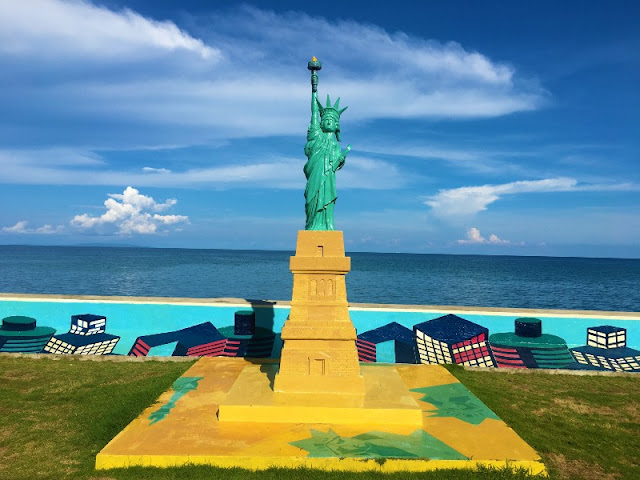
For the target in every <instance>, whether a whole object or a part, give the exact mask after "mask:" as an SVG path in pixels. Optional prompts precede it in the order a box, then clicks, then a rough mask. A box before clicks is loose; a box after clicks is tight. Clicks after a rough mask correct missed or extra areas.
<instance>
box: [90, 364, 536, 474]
mask: <svg viewBox="0 0 640 480" xmlns="http://www.w3.org/2000/svg"><path fill="white" fill-rule="evenodd" d="M260 368H262V371H261V370H260ZM270 368H273V367H271V366H264V365H263V366H261V365H254V364H251V363H249V362H247V361H245V360H243V359H239V358H202V359H201V360H199V361H198V362H197V363H196V364H195V365H193V366H192V367H191V368H190V369H189V370H188V371H187V372H186V373H185V374H184V375H183V376H182V377H180V378H179V379H178V380H176V382H175V383H174V385H173V387H172V389H170V390H169V391H167V392H165V393H164V394H162V396H161V397H160V398H159V399H158V401H157V402H156V403H155V404H154V405H152V406H150V407H149V408H147V409H146V410H145V411H144V412H143V413H142V414H141V415H140V416H139V417H138V418H137V419H135V420H134V421H133V422H131V424H129V425H128V426H127V427H126V428H125V429H124V430H123V431H122V432H120V433H119V434H118V435H117V436H116V437H115V438H114V439H113V440H111V442H109V444H108V445H107V446H106V447H104V448H103V449H102V451H101V452H100V453H99V454H98V455H97V457H96V468H97V469H108V468H116V467H128V466H135V465H141V466H158V467H168V466H179V465H187V464H205V465H214V466H221V467H242V468H247V469H252V470H257V469H265V468H269V467H274V466H278V467H310V468H319V469H325V470H349V471H384V472H394V471H426V470H434V469H438V468H467V469H468V468H475V467H476V466H477V465H478V464H483V465H493V466H501V465H505V464H509V465H511V466H514V467H524V468H526V469H529V470H530V471H531V472H532V473H539V472H543V471H544V465H543V464H542V462H541V461H540V457H539V456H538V455H537V453H536V452H535V451H534V450H533V449H532V448H531V447H530V446H529V445H527V444H526V443H525V442H524V441H523V440H522V439H521V438H520V437H519V436H518V435H517V434H516V433H515V432H514V431H513V430H512V429H510V428H509V427H508V426H507V425H506V424H505V423H504V422H503V421H502V420H500V419H499V418H498V417H497V416H496V415H495V414H494V413H493V412H492V411H491V410H489V409H488V408H487V407H486V406H485V405H484V404H483V403H482V402H480V401H479V400H478V399H477V398H476V397H475V396H473V395H472V394H471V393H470V392H469V391H468V390H467V389H466V388H465V387H464V386H463V385H461V384H460V383H459V382H458V381H457V380H456V379H455V378H454V377H453V376H452V375H451V374H449V373H448V372H447V371H446V370H445V369H444V368H442V367H440V366H436V365H387V366H381V365H363V366H362V372H363V375H364V376H365V377H366V376H368V372H369V371H373V370H376V369H380V370H381V371H385V370H389V371H394V372H395V375H397V377H396V378H399V379H400V380H401V381H402V383H403V384H404V388H406V389H407V390H409V392H410V393H409V395H411V397H412V399H413V400H414V402H415V403H416V404H417V405H418V406H419V408H420V410H421V416H422V425H421V426H415V425H389V424H387V425H384V427H382V426H380V424H379V423H370V424H327V423H317V424H313V423H302V422H291V423H266V422H253V423H238V422H220V421H219V420H218V416H217V411H218V409H219V405H220V403H221V402H223V401H224V399H225V398H227V395H228V394H229V393H230V391H231V389H232V387H233V385H234V384H235V383H236V380H237V379H238V377H239V376H240V375H241V374H244V375H249V376H253V375H257V374H258V373H262V374H263V375H264V376H265V377H266V378H267V379H269V376H270V375H271V373H270ZM245 372H247V373H245ZM390 376H391V377H393V376H394V374H393V373H392V374H390ZM374 377H375V376H373V377H371V378H374ZM269 381H270V380H267V382H269ZM234 394H235V393H234ZM237 394H238V395H240V392H238V393H237ZM382 458H384V459H386V461H384V462H381V461H380V459H382Z"/></svg>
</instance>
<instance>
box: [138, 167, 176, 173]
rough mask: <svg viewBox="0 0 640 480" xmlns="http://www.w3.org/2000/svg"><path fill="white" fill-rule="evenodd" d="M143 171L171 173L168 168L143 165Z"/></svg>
mask: <svg viewBox="0 0 640 480" xmlns="http://www.w3.org/2000/svg"><path fill="white" fill-rule="evenodd" d="M142 171H143V172H145V173H171V170H169V169H168V168H153V167H142Z"/></svg>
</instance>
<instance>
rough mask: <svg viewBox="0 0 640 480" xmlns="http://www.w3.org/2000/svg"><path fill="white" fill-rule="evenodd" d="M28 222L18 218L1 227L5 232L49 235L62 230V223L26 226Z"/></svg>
mask: <svg viewBox="0 0 640 480" xmlns="http://www.w3.org/2000/svg"><path fill="white" fill-rule="evenodd" d="M28 224H29V222H28V221H26V220H20V221H19V222H17V223H16V224H15V225H13V226H12V227H2V231H3V232H5V233H13V234H19V235H21V234H36V235H49V234H54V233H60V232H62V231H63V230H64V226H63V225H57V226H55V227H54V226H52V225H49V224H45V225H43V226H41V227H38V228H28V227H27V225H28Z"/></svg>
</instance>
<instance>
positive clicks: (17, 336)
mask: <svg viewBox="0 0 640 480" xmlns="http://www.w3.org/2000/svg"><path fill="white" fill-rule="evenodd" d="M36 323H37V321H36V319H35V318H31V317H26V316H23V315H13V316H10V317H6V318H3V319H2V326H1V327H0V353H39V352H41V351H42V349H43V348H44V346H45V345H46V344H47V342H48V341H49V339H51V336H52V335H53V334H54V333H56V330H55V328H51V327H38V326H37V325H36Z"/></svg>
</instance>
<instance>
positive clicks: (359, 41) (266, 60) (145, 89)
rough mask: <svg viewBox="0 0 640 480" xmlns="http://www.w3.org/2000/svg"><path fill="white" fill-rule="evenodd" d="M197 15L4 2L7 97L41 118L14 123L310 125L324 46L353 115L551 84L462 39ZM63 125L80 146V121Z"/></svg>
mask: <svg viewBox="0 0 640 480" xmlns="http://www.w3.org/2000/svg"><path fill="white" fill-rule="evenodd" d="M190 20H191V21H190V22H185V23H188V24H189V25H190V26H191V29H192V30H195V32H196V33H192V32H187V31H185V30H180V29H179V28H178V27H177V26H176V25H175V24H174V23H172V22H166V21H165V22H159V21H157V20H154V19H151V18H147V17H143V16H142V15H140V14H137V13H135V12H132V11H130V10H118V11H116V10H109V9H108V8H106V7H102V6H96V5H94V4H92V3H89V2H86V1H60V0H48V1H46V0H29V1H25V2H0V61H2V64H3V65H4V67H5V68H4V71H5V72H8V73H7V75H9V77H8V81H6V82H3V89H2V90H1V91H0V103H3V104H6V105H7V106H8V107H10V109H15V110H16V111H20V112H22V115H21V118H24V119H28V121H27V120H24V121H20V122H17V123H16V122H13V123H14V124H15V125H16V128H17V127H20V128H21V129H23V131H25V132H30V138H39V139H44V138H46V135H43V132H48V131H51V129H52V128H54V127H55V126H52V125H50V122H49V121H48V119H50V118H56V119H59V122H69V123H72V124H75V123H82V124H85V125H91V126H92V127H93V128H87V129H85V130H84V131H83V132H82V138H83V141H85V142H88V143H89V144H94V145H100V146H103V147H112V146H115V145H118V146H119V147H121V146H122V145H123V144H124V143H128V144H130V145H131V144H135V145H141V144H142V145H146V146H148V147H149V148H153V145H155V144H159V143H161V144H195V143H206V142H211V141H219V140H221V139H227V138H237V137H246V136H251V137H255V136H266V135H282V134H287V135H288V134H297V133H298V132H299V131H300V129H301V128H302V129H303V130H304V128H305V124H306V122H307V121H308V118H307V117H308V112H307V110H308V97H309V85H308V80H307V79H306V76H307V75H308V72H307V71H306V68H305V66H306V61H307V60H308V58H309V57H310V55H311V54H312V53H313V54H315V55H317V56H318V58H320V59H321V60H322V61H323V62H324V65H325V69H324V70H323V71H322V72H321V74H320V92H321V94H323V95H324V94H325V93H326V92H329V93H331V94H332V95H333V96H337V95H341V96H342V99H343V103H344V104H345V105H349V106H350V107H351V108H350V109H349V111H348V112H347V115H348V118H349V121H359V120H361V121H369V120H375V119H381V118H384V119H392V118H429V117H450V118H478V117H494V116H500V115H507V114H510V113H513V112H519V111H527V110H533V109H537V108H539V107H540V106H541V105H542V104H543V103H544V102H545V101H546V100H545V99H546V97H547V94H546V93H545V92H544V91H543V90H542V89H541V88H539V87H537V86H535V85H534V84H535V82H532V81H526V82H521V81H519V78H518V75H517V72H516V70H515V68H514V67H512V66H510V65H508V64H506V63H503V62H499V61H495V60H493V59H490V58H488V57H487V56H485V55H483V54H482V53H480V52H476V51H473V50H470V49H466V48H464V47H462V46H461V45H459V44H456V43H453V42H451V43H446V44H443V43H439V42H435V41H431V40H428V39H425V38H422V37H417V36H411V35H406V34H404V33H402V32H397V33H390V32H387V31H385V30H384V29H382V28H380V27H377V26H373V25H368V24H362V23H357V22H354V21H329V20H326V19H324V18H322V17H311V16H307V15H305V14H302V13H285V14H276V13H273V12H268V11H263V10H258V9H255V8H248V7H245V8H236V9H234V8H231V9H225V10H223V11H222V12H218V13H215V12H214V13H213V14H212V15H211V16H208V17H207V18H206V22H205V21H203V20H202V19H200V18H192V19H190ZM198 25H206V27H198ZM337 45H339V46H340V48H339V49H337V48H336V46H337ZM53 59H55V60H53ZM34 78H37V79H38V81H37V82H34V80H33V79H34ZM525 84H526V85H525ZM532 85H533V86H532ZM38 119H47V121H44V120H43V121H42V122H39V121H38ZM134 127H135V128H134ZM55 133H56V134H55V135H52V136H51V137H50V138H55V141H56V142H63V141H64V142H68V143H69V144H76V145H77V142H78V134H77V132H76V131H75V129H73V128H66V129H63V128H60V129H59V130H56V132H55Z"/></svg>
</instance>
